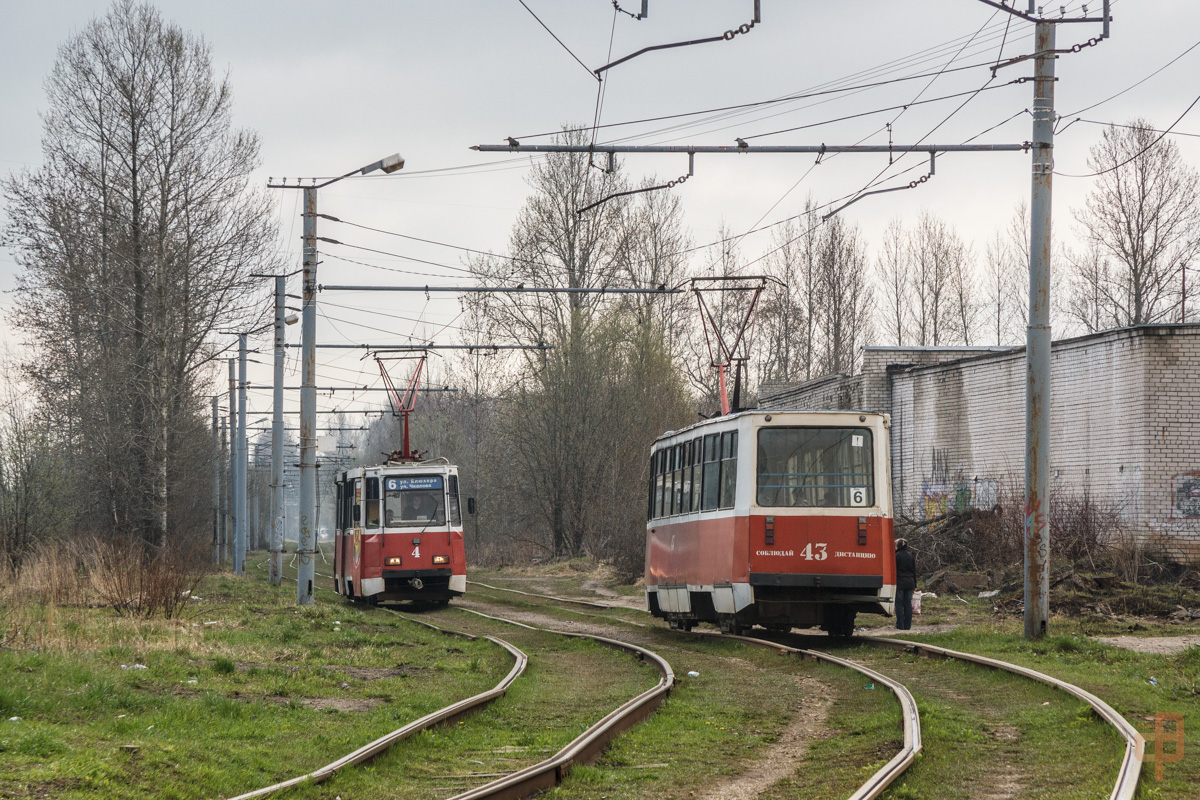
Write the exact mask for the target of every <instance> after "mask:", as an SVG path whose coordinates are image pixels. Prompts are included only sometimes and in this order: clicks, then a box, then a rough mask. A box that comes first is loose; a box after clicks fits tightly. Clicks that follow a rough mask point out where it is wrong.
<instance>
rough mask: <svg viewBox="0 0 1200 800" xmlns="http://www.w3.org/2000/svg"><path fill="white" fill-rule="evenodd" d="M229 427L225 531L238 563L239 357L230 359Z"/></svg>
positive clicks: (228, 543)
mask: <svg viewBox="0 0 1200 800" xmlns="http://www.w3.org/2000/svg"><path fill="white" fill-rule="evenodd" d="M227 427H228V428H229V481H228V484H227V486H228V488H229V495H228V496H227V498H226V500H225V507H226V508H227V509H228V510H229V527H228V528H226V531H225V546H226V547H227V548H228V549H229V560H230V562H231V563H233V564H234V565H235V568H236V564H237V556H236V555H235V553H236V549H235V548H234V546H233V545H234V542H235V541H236V540H237V528H238V515H237V512H238V509H237V500H236V498H237V482H238V481H237V471H238V463H239V462H238V454H237V359H235V358H231V359H229V420H228V423H227Z"/></svg>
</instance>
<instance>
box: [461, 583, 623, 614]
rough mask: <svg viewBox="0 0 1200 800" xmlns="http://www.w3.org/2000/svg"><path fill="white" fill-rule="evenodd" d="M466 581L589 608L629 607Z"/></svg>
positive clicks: (487, 587)
mask: <svg viewBox="0 0 1200 800" xmlns="http://www.w3.org/2000/svg"><path fill="white" fill-rule="evenodd" d="M467 583H468V584H470V585H472V586H482V587H483V588H485V589H492V590H494V591H497V592H512V593H513V594H523V595H525V596H526V597H542V598H545V599H546V600H557V601H558V602H560V603H574V604H575V605H579V606H588V607H589V608H604V609H612V608H629V606H606V605H604V604H603V603H593V602H592V601H590V600H575V599H572V598H570V597H554V596H553V595H549V594H536V593H535V592H522V591H521V590H520V589H508V588H505V587H503V586H492V585H490V584H487V583H480V582H479V581H467ZM630 610H631V611H636V610H637V609H630Z"/></svg>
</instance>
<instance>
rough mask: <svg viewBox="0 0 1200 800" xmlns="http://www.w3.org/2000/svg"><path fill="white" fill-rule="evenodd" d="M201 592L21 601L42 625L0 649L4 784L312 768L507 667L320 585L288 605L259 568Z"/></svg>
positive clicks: (201, 780)
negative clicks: (20, 644)
mask: <svg viewBox="0 0 1200 800" xmlns="http://www.w3.org/2000/svg"><path fill="white" fill-rule="evenodd" d="M196 594H197V595H198V596H200V597H201V598H203V599H202V600H198V601H194V602H193V603H192V604H191V609H190V610H191V613H190V614H189V615H188V616H187V617H186V618H184V619H172V620H162V619H157V620H145V619H130V618H122V617H118V616H116V615H115V614H113V613H112V612H111V611H110V610H107V609H103V608H74V607H58V606H52V605H47V604H42V605H40V606H34V607H26V608H23V609H21V612H20V613H21V614H23V615H26V616H28V617H37V618H38V619H40V621H41V624H42V625H43V629H42V631H41V633H40V634H39V638H38V642H39V645H38V647H37V649H36V650H35V649H33V648H29V649H5V650H0V674H3V675H4V676H5V680H4V681H3V683H2V684H0V714H2V717H0V753H2V754H3V755H2V756H0V796H14V797H23V796H34V797H37V796H53V797H56V798H107V797H112V798H117V797H120V798H136V797H147V798H150V797H154V798H175V797H179V798H183V797H187V798H193V797H197V796H210V797H217V796H222V795H224V796H229V795H232V794H236V793H239V792H243V791H248V790H250V789H254V788H257V787H259V786H263V785H266V784H269V783H273V782H275V781H277V780H280V779H283V778H288V777H292V776H294V775H296V774H299V773H301V772H305V771H309V770H312V769H314V768H316V767H319V766H322V765H324V764H326V763H328V762H330V761H332V760H334V759H335V758H338V757H340V756H342V755H344V754H345V753H347V752H349V751H350V750H352V749H354V748H356V747H358V746H360V745H362V744H365V743H367V742H369V741H371V740H372V739H374V738H377V737H378V736H380V735H382V734H384V733H386V732H388V731H391V730H394V729H395V728H397V727H400V726H401V725H403V724H404V723H406V722H409V721H411V720H412V719H415V718H418V717H420V716H423V715H424V714H427V713H429V712H430V711H433V710H435V709H437V708H440V707H442V706H445V705H447V704H449V703H451V702H454V701H455V700H458V699H461V698H463V697H467V696H470V695H472V694H476V693H478V692H480V691H483V690H485V689H486V688H490V687H491V686H494V685H495V684H496V682H498V681H499V680H500V678H501V677H502V676H503V675H504V674H506V673H507V672H508V670H509V668H510V667H511V657H510V656H509V655H508V654H507V652H505V651H503V650H501V649H500V648H497V647H496V646H495V645H493V644H492V643H490V642H487V641H476V642H472V641H468V640H466V639H462V638H455V637H448V636H445V635H442V634H439V633H437V632H436V631H431V630H429V629H426V628H424V627H422V626H418V625H414V624H412V623H409V622H406V621H404V620H402V619H400V618H399V617H395V616H394V615H385V614H383V613H378V612H372V613H367V612H365V611H364V610H362V609H359V608H356V607H352V606H348V605H345V604H343V603H342V602H341V601H340V600H338V599H335V598H333V596H332V595H329V594H326V593H318V595H317V602H316V604H315V605H314V606H312V607H308V608H297V607H296V606H295V591H294V588H293V587H291V586H289V585H286V584H285V585H284V586H283V587H280V588H278V589H277V588H274V587H271V586H269V584H268V583H267V582H266V580H265V577H264V574H263V573H262V572H261V571H259V570H256V569H251V570H250V571H249V573H248V574H247V575H246V576H243V577H240V578H235V577H233V576H231V575H228V574H223V575H215V576H212V577H210V578H209V579H207V580H206V582H205V583H204V584H202V585H201V587H200V588H199V589H198V590H197V592H196ZM12 717H17V718H18V719H17V720H15V721H13V720H11V719H10V718H12ZM283 754H286V757H285V756H284V755H283Z"/></svg>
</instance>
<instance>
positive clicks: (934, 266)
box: [908, 211, 952, 347]
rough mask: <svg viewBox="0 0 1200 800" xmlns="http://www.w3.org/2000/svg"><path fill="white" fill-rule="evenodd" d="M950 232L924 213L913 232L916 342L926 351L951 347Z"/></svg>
mask: <svg viewBox="0 0 1200 800" xmlns="http://www.w3.org/2000/svg"><path fill="white" fill-rule="evenodd" d="M950 235H951V234H950V231H949V229H948V228H947V227H946V223H944V222H942V221H941V220H940V219H938V218H937V217H935V216H933V215H932V214H930V213H929V212H928V211H923V212H921V215H920V216H919V217H918V218H917V224H916V227H915V228H914V229H913V230H912V231H910V232H909V240H908V253H909V260H910V263H911V265H912V270H911V273H910V277H909V285H910V291H911V297H912V299H913V304H912V310H913V339H914V340H915V342H914V343H915V344H918V345H920V346H922V347H925V346H934V347H936V346H938V345H944V344H948V343H949V342H948V339H949V336H950V328H951V325H952V318H951V304H950V302H949V298H948V294H949V286H950V273H951V256H950V252H949V245H950Z"/></svg>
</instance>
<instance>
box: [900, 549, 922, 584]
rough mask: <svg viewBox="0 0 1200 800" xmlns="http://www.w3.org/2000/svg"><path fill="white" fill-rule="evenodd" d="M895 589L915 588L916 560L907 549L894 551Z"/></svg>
mask: <svg viewBox="0 0 1200 800" xmlns="http://www.w3.org/2000/svg"><path fill="white" fill-rule="evenodd" d="M896 588H897V589H908V590H910V591H911V590H913V589H916V588H917V560H916V559H915V558H913V554H912V551H911V550H909V549H908V548H907V547H905V548H903V549H902V550H897V551H896Z"/></svg>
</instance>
